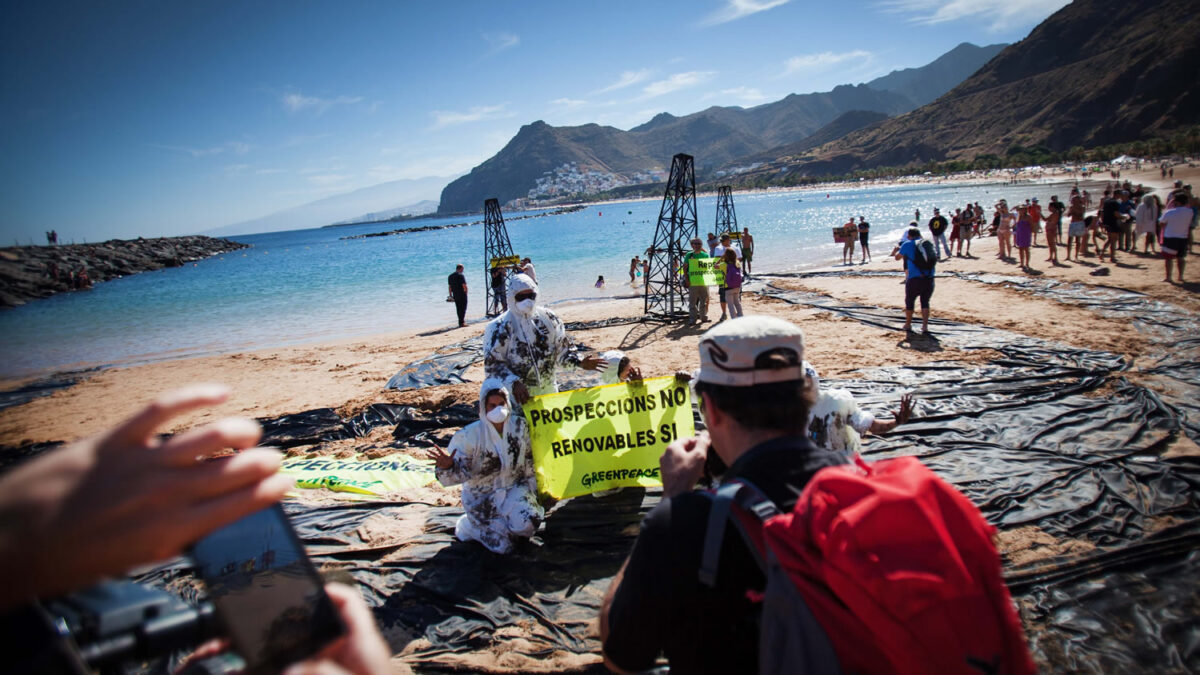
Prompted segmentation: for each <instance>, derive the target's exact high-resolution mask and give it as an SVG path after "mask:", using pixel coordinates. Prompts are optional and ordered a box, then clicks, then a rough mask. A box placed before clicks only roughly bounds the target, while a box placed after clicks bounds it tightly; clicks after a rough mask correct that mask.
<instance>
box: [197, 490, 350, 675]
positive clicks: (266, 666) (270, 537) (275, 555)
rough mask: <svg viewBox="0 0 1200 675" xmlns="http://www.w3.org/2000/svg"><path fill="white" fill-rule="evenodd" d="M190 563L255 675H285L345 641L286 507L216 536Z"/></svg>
mask: <svg viewBox="0 0 1200 675" xmlns="http://www.w3.org/2000/svg"><path fill="white" fill-rule="evenodd" d="M190 556H191V558H192V560H193V562H195V564H196V572H197V574H198V575H199V576H200V578H201V579H203V580H204V583H205V585H206V586H207V587H208V593H209V598H210V599H211V600H212V603H213V604H214V605H215V606H216V609H217V616H218V617H219V618H220V620H221V623H222V625H223V627H224V628H225V631H226V635H227V636H228V637H229V639H230V641H231V642H232V643H233V647H234V649H235V650H236V651H237V653H238V654H239V655H240V656H241V657H242V658H243V659H245V661H246V672H247V673H252V674H253V675H259V674H263V673H277V672H279V671H281V670H283V669H284V668H286V667H287V666H288V665H290V664H292V663H295V662H296V661H300V660H302V659H304V658H307V657H309V656H312V655H313V654H315V653H316V652H318V651H320V650H321V648H323V647H324V646H325V645H327V644H329V642H331V641H332V640H334V639H335V638H337V637H339V636H341V635H343V634H344V633H345V630H346V629H345V627H344V626H343V625H342V622H341V619H340V618H339V617H338V615H337V612H336V611H335V610H334V608H333V603H332V602H331V601H330V600H329V596H328V595H326V594H325V584H324V582H323V581H322V580H321V577H320V575H318V574H317V570H316V569H315V568H314V567H313V565H312V562H311V561H310V560H309V559H308V556H307V555H306V554H305V553H304V546H303V544H301V543H300V538H299V537H298V536H296V532H295V530H293V529H292V525H291V522H289V521H288V518H287V514H285V513H284V512H283V509H282V508H281V507H280V506H279V505H278V504H275V505H273V506H271V507H269V508H266V509H263V510H262V511H259V512H257V513H252V514H250V515H249V516H246V517H245V518H242V519H241V520H239V521H237V522H235V523H231V524H229V525H226V526H225V527H222V528H221V529H219V530H217V531H215V532H213V533H211V534H209V535H208V536H206V537H204V538H203V539H201V540H200V541H198V542H196V544H195V545H193V546H192V549H191V551H190Z"/></svg>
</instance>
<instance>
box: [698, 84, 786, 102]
mask: <svg viewBox="0 0 1200 675" xmlns="http://www.w3.org/2000/svg"><path fill="white" fill-rule="evenodd" d="M704 98H705V100H711V99H720V100H722V101H741V102H743V103H761V102H763V101H766V100H767V99H768V98H770V97H768V96H767V95H766V94H764V93H762V92H761V91H759V90H758V89H756V88H754V87H734V88H733V89H722V90H721V91H718V92H715V93H712V94H709V95H707V96H705V97H704Z"/></svg>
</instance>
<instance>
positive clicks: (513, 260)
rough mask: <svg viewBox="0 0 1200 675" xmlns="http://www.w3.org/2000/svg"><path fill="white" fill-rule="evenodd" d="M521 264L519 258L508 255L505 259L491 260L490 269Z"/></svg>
mask: <svg viewBox="0 0 1200 675" xmlns="http://www.w3.org/2000/svg"><path fill="white" fill-rule="evenodd" d="M519 262H521V256H519V255H510V256H508V257H507V258H492V269H496V268H497V267H512V266H513V265H516V264H517V263H519Z"/></svg>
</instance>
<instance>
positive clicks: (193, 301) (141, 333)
mask: <svg viewBox="0 0 1200 675" xmlns="http://www.w3.org/2000/svg"><path fill="white" fill-rule="evenodd" d="M1068 189H1069V188H1068V187H1066V186H1063V185H1048V184H1037V185H1031V184H1022V185H1017V186H1013V185H1000V184H988V185H962V184H958V185H946V184H934V185H919V186H901V187H887V188H880V187H874V186H871V187H862V188H843V189H837V190H826V189H820V190H803V191H786V192H785V191H777V192H763V193H743V194H735V195H734V206H735V209H736V211H737V218H738V225H739V227H748V228H750V232H751V234H753V235H754V238H755V242H756V250H755V259H754V271H755V272H783V271H796V270H802V269H808V268H814V267H823V266H827V265H830V264H834V263H839V262H840V260H841V245H840V244H835V243H834V242H833V240H832V236H831V234H830V228H831V227H834V226H836V225H840V224H842V223H844V222H845V221H846V218H847V217H848V216H851V215H853V216H859V215H863V216H866V218H867V220H868V221H869V222H870V223H871V224H872V230H871V234H872V237H871V240H872V242H873V245H872V247H871V249H872V252H873V253H874V254H875V255H876V256H886V255H887V254H888V253H889V252H890V251H891V248H892V245H893V243H894V242H895V241H897V240H898V239H899V236H900V234H901V232H902V230H903V228H904V227H905V226H906V225H907V223H908V222H909V221H910V220H911V219H912V217H913V211H914V210H915V209H917V208H919V209H920V210H921V215H922V220H923V221H924V220H927V219H928V218H929V217H930V215H932V212H933V207H934V206H939V207H941V208H942V209H943V210H945V209H953V208H954V207H955V206H959V207H961V206H962V205H963V204H964V203H966V202H967V201H968V199H969V200H971V201H979V202H980V203H981V204H983V205H984V206H985V207H988V210H989V211H988V212H989V214H990V208H991V206H992V204H994V203H995V202H996V201H997V200H998V199H999V198H1001V197H1005V198H1007V199H1008V200H1009V201H1010V202H1012V201H1013V200H1014V199H1021V200H1023V199H1025V198H1027V197H1035V196H1036V197H1039V198H1041V199H1042V200H1043V201H1044V200H1046V199H1047V198H1048V197H1049V195H1050V194H1052V193H1056V192H1061V193H1064V194H1065V193H1066V192H1067V191H1068ZM660 206H661V202H660V201H659V200H653V201H641V202H630V203H608V204H600V205H594V206H590V207H588V208H586V209H583V210H581V211H577V212H574V213H569V214H562V215H556V216H548V217H542V218H529V219H524V220H513V221H511V222H509V223H508V233H509V237H510V239H511V240H512V244H513V248H514V250H515V251H516V252H517V253H518V254H520V255H522V256H530V257H531V258H532V259H533V261H534V264H535V266H536V268H537V274H538V281H539V282H540V286H541V294H542V297H543V298H544V300H545V301H546V302H549V303H558V304H561V303H569V302H592V301H594V300H596V299H598V298H605V297H617V296H628V295H631V294H632V293H634V292H635V290H634V289H631V288H630V286H629V272H628V270H629V261H630V259H631V258H632V257H633V256H634V255H640V254H641V253H642V252H643V251H644V250H645V249H646V248H647V247H648V246H649V245H650V243H651V241H652V239H653V236H654V228H655V225H656V223H657V220H658V212H659V208H660ZM697 210H698V215H699V221H700V223H699V229H700V231H701V236H704V235H705V234H706V233H707V232H710V231H713V230H715V227H714V223H715V218H716V198H715V196H708V197H702V198H700V199H698V200H697ZM505 215H506V216H508V217H510V218H511V217H514V216H517V215H520V214H517V213H506V214H505ZM471 220H475V218H470V217H468V218H463V217H459V218H439V219H425V220H417V221H410V222H408V223H405V224H404V225H402V226H401V227H413V228H416V227H423V226H427V225H438V224H447V223H458V222H466V221H471ZM396 227H397V225H396V224H394V223H383V224H373V225H358V226H348V227H336V228H319V229H309V230H294V231H288V232H276V233H270V234H255V235H246V236H235V237H232V239H235V240H237V241H240V242H244V243H247V244H251V245H252V248H249V249H246V250H243V251H237V252H234V253H231V254H226V255H223V256H219V257H214V258H210V259H208V260H204V261H201V262H198V263H196V264H195V265H188V266H185V267H180V268H173V269H165V270H160V271H157V272H147V273H142V274H136V275H133V276H130V277H126V278H123V279H117V280H113V281H109V282H105V283H102V284H98V285H97V286H96V287H95V288H94V289H93V290H90V291H86V292H76V293H64V294H60V295H57V296H54V297H51V298H48V299H45V300H38V301H36V302H32V303H29V304H27V305H24V306H21V307H17V308H15V309H11V310H6V311H2V312H0V336H3V337H2V338H0V346H2V348H3V354H4V358H3V359H2V360H0V376H20V375H33V374H42V373H48V372H53V371H61V370H69V369H75V368H81V367H89V366H95V365H109V364H129V363H139V362H145V361H153V360H160V359H170V358H178V357H185V356H196V355H203V354H214V353H221V352H229V351H235V350H243V349H251V348H266V347H275V346H282V345H288V344H296V343H303V342H314V341H325V340H332V339H338V338H349V337H355V336H362V335H370V334H378V333H388V332H397V331H412V330H423V329H430V328H435V327H439V326H449V325H451V324H452V323H453V322H454V321H455V317H454V307H453V305H451V304H448V303H446V302H445V298H446V276H447V275H448V274H450V272H452V271H453V269H454V265H455V263H459V262H461V263H463V264H464V265H466V266H467V282H468V285H469V287H470V291H471V293H470V304H469V305H468V310H467V313H468V321H480V320H482V318H483V312H484V303H483V291H484V271H483V264H484V261H483V226H482V225H472V226H469V227H459V228H452V229H444V230H433V231H426V232H414V233H408V234H400V235H391V236H385V237H370V238H366V239H344V237H347V236H351V235H355V234H363V233H367V232H382V231H388V230H392V229H396ZM599 275H604V278H605V280H606V282H607V284H606V288H604V289H603V290H600V289H596V288H595V287H594V284H595V282H596V277H597V276H599ZM640 288H641V287H640V286H639V287H638V291H640Z"/></svg>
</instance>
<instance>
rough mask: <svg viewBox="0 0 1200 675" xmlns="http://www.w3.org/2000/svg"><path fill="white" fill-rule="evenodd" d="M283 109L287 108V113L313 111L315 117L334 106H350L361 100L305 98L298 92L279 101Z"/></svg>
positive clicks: (340, 97)
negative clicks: (315, 114)
mask: <svg viewBox="0 0 1200 675" xmlns="http://www.w3.org/2000/svg"><path fill="white" fill-rule="evenodd" d="M281 100H282V103H283V107H284V108H287V110H288V112H301V111H304V110H313V111H314V112H316V113H317V115H324V114H325V111H326V110H329V109H330V108H332V107H333V106H335V105H351V104H354V103H360V102H362V100H363V97H361V96H338V97H336V98H320V97H319V96H305V95H303V94H301V93H299V92H291V93H288V94H284V95H283V98H282V99H281Z"/></svg>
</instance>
